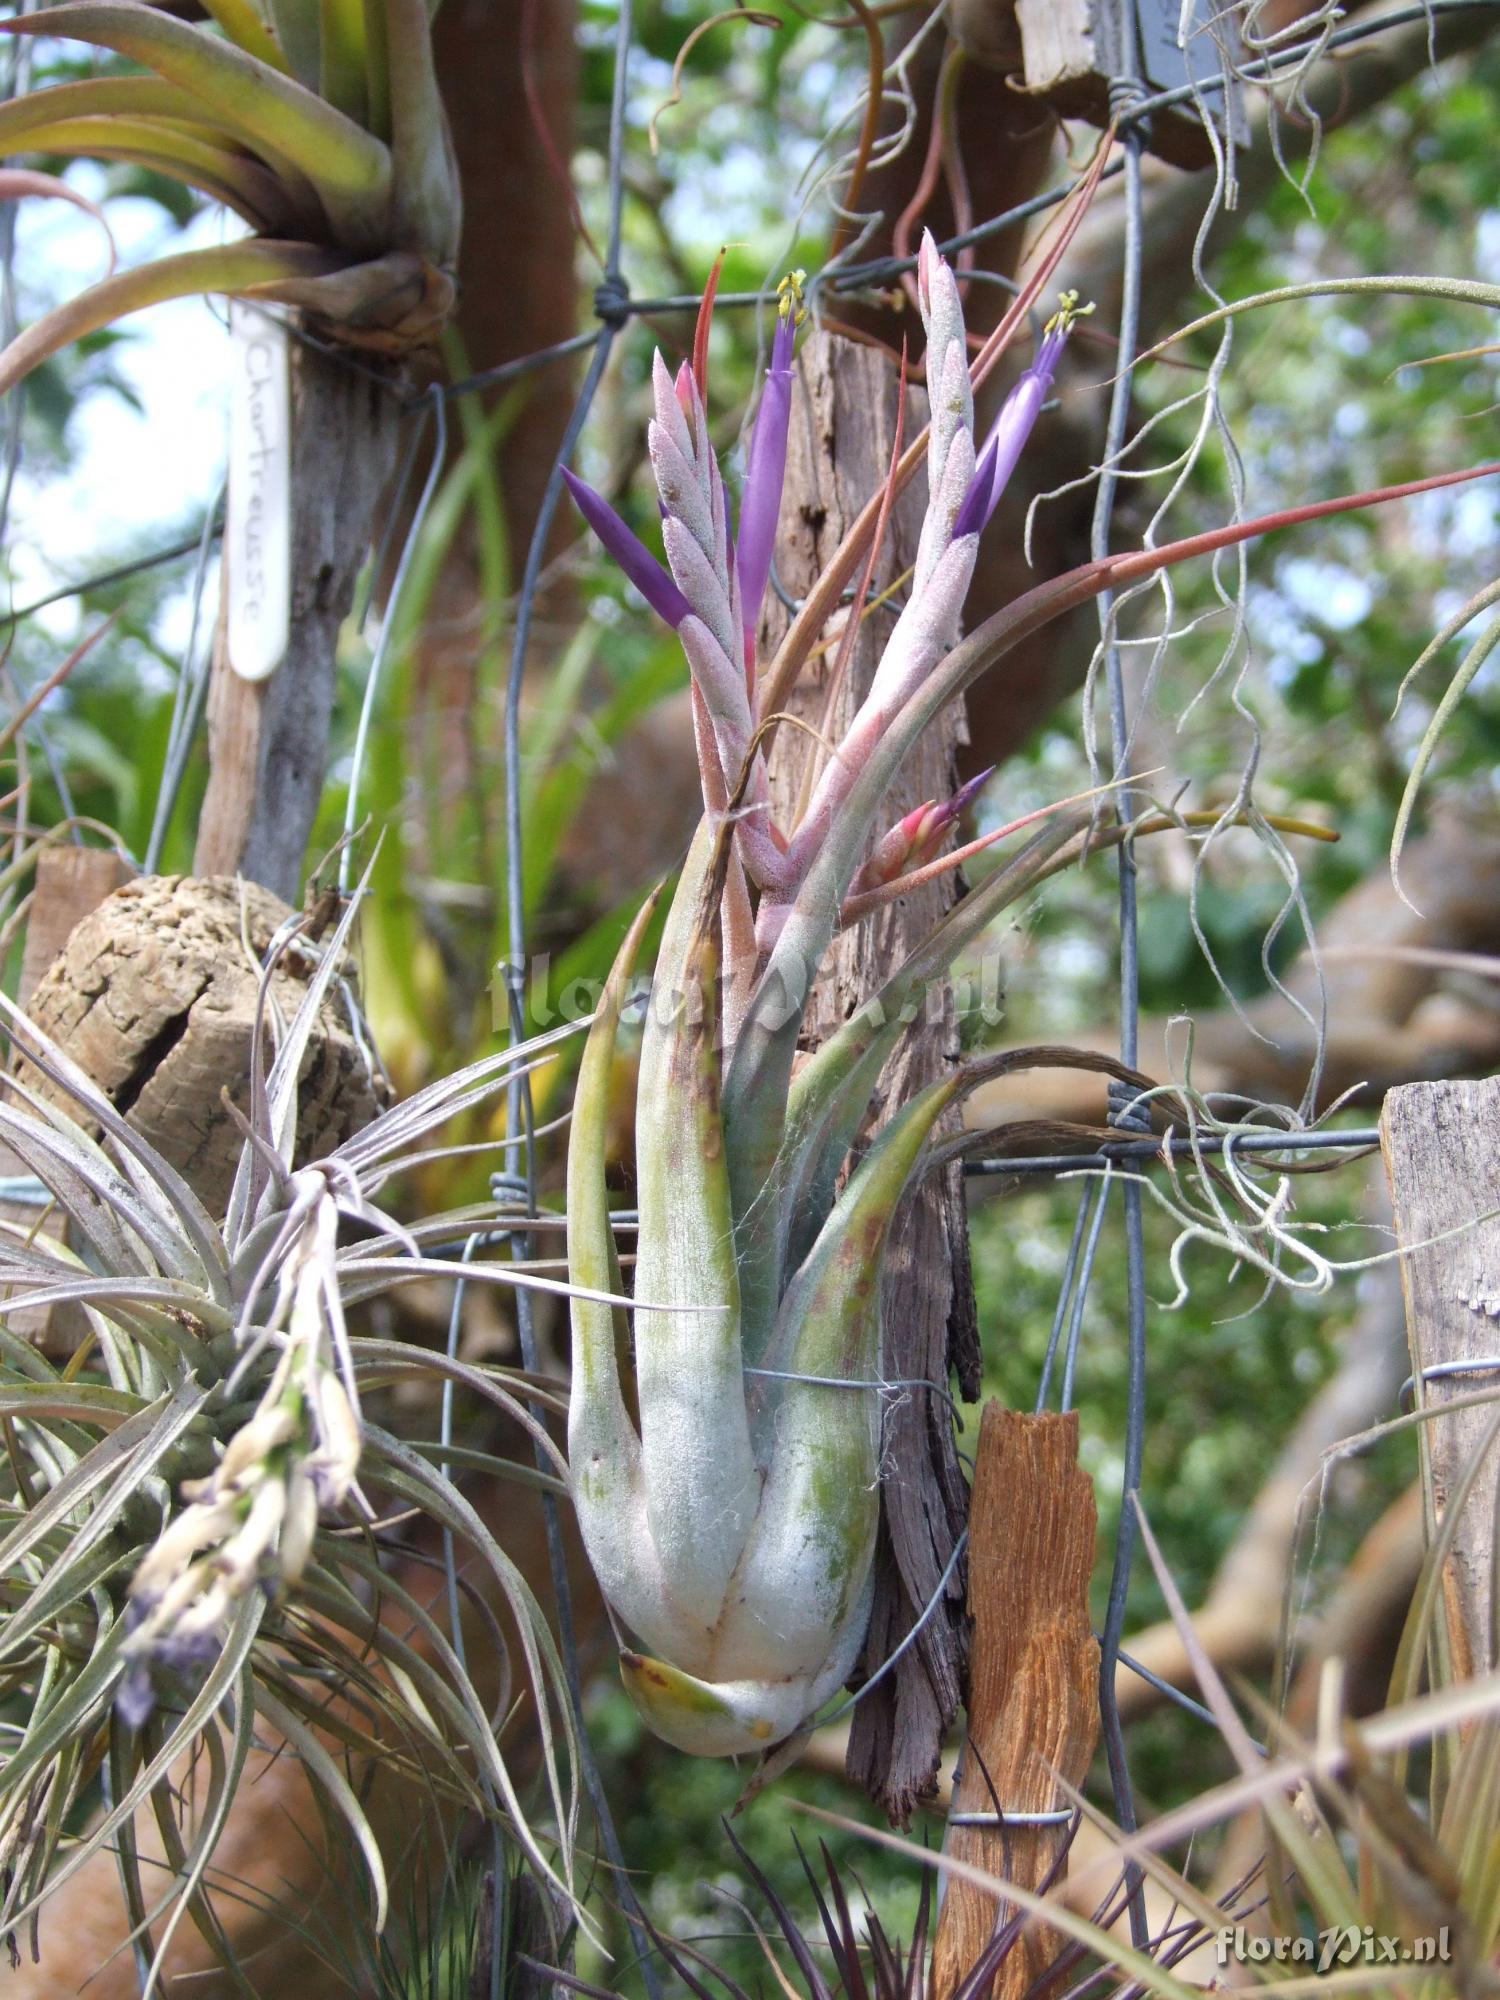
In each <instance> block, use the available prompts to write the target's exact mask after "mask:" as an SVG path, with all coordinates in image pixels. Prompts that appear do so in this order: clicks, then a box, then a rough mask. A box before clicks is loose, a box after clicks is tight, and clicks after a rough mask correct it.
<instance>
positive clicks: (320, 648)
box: [193, 344, 398, 904]
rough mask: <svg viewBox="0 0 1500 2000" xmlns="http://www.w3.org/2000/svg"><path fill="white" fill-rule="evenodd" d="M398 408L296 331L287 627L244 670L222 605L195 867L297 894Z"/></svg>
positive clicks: (289, 897) (362, 375) (365, 376)
mask: <svg viewBox="0 0 1500 2000" xmlns="http://www.w3.org/2000/svg"><path fill="white" fill-rule="evenodd" d="M397 414H398V412H397V403H396V399H395V396H394V395H393V394H392V393H391V391H390V390H388V389H386V388H385V387H384V386H382V385H381V384H380V383H379V382H378V381H376V380H374V379H372V377H371V376H370V374H369V373H368V372H367V371H365V370H364V369H363V368H361V369H360V370H356V369H355V368H353V367H350V366H348V365H346V364H345V363H344V362H342V361H341V360H340V359H339V358H338V357H336V356H328V355H324V354H322V353H320V352H319V351H318V350H316V349H314V348H311V347H308V346H305V345H302V344H294V345H293V348H292V427H291V436H292V582H291V591H292V606H291V637H290V640H289V642H288V645H287V652H286V657H285V659H284V660H283V661H282V662H281V665H280V666H279V667H278V668H277V669H276V671H275V672H274V673H273V674H272V675H271V676H270V678H269V679H267V680H264V681H246V680H242V679H241V678H240V676H239V675H238V674H236V673H235V672H234V671H233V670H232V668H231V667H230V665H229V662H228V658H227V654H226V648H225V643H224V634H225V618H224V611H223V609H222V608H221V610H220V616H219V629H218V633H217V636H216V642H215V651H214V663H213V678H212V681H211V683H210V687H209V697H208V752H209V781H208V790H207V793H206V795H205V797H204V801H203V811H202V814H201V817H200V819H199V824H198V845H197V851H196V854H195V856H194V869H193V872H194V873H195V874H196V875H236V874H238V875H244V876H247V877H248V878H249V879H250V880H251V881H252V882H259V883H260V884H261V885H262V887H264V888H267V889H269V890H270V891H271V892H272V894H273V895H277V896H280V897H281V898H282V900H283V901H284V902H288V903H293V904H295V903H296V902H297V901H298V900H299V898H300V894H301V886H302V870H303V864H304V862H305V860H306V855H307V843H308V840H309V839H310V837H311V834H312V827H313V821H314V820H315V818H316V817H317V812H318V806H319V803H320V802H321V800H322V796H323V785H324V781H325V779H326V777H327V771H328V727H329V721H330V718H331V716H332V714H333V698H334V692H335V687H336V683H337V671H338V662H337V652H338V636H339V627H340V626H341V625H342V624H343V622H344V619H345V618H346V617H347V616H348V614H349V608H350V606H351V605H352V603H353V602H354V585H355V580H356V578H357V577H358V575H359V572H360V568H361V566H362V565H363V563H364V560H365V557H366V554H367V553H368V551H369V546H370V541H371V537H372V530H373V525H374V521H375V515H376V510H377V508H378V507H379V504H380V499H381V495H382V494H383V492H384V491H385V487H386V483H387V481H388V479H389V478H390V474H391V470H392V467H393V464H394V459H395V448H396V430H397ZM227 603H228V592H227V590H226V591H225V592H224V593H223V596H222V604H225V605H227Z"/></svg>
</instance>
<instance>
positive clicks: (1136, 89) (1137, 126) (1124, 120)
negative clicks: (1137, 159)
mask: <svg viewBox="0 0 1500 2000" xmlns="http://www.w3.org/2000/svg"><path fill="white" fill-rule="evenodd" d="M1150 95H1151V93H1150V91H1149V90H1148V89H1147V88H1146V86H1145V84H1144V83H1143V82H1142V81H1141V79H1140V78H1139V77H1138V76H1112V77H1111V78H1110V80H1109V115H1110V119H1111V121H1114V120H1116V119H1118V121H1119V122H1120V124H1121V125H1122V126H1128V127H1129V128H1130V129H1132V130H1134V131H1137V132H1139V133H1140V135H1141V138H1142V140H1143V141H1144V140H1147V139H1149V138H1150V136H1151V117H1150V114H1149V113H1148V114H1147V115H1146V117H1144V118H1133V117H1132V116H1131V114H1132V113H1133V112H1134V110H1135V108H1136V106H1137V105H1140V104H1144V103H1145V102H1146V100H1147V98H1148V97H1149V96H1150Z"/></svg>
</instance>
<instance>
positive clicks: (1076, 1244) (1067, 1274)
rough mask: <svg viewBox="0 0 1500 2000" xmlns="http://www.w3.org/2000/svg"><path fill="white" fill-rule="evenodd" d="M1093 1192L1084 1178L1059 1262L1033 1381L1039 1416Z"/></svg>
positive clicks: (1045, 1400)
mask: <svg viewBox="0 0 1500 2000" xmlns="http://www.w3.org/2000/svg"><path fill="white" fill-rule="evenodd" d="M1093 1192H1094V1191H1093V1189H1092V1188H1091V1187H1090V1186H1089V1184H1088V1182H1087V1181H1085V1182H1084V1185H1083V1195H1082V1198H1081V1199H1080V1201H1079V1203H1078V1219H1077V1221H1076V1222H1075V1223H1074V1224H1073V1240H1072V1242H1071V1243H1070V1244H1069V1245H1068V1260H1067V1262H1066V1263H1065V1264H1064V1265H1063V1275H1062V1284H1061V1286H1060V1287H1059V1288H1058V1294H1057V1310H1056V1311H1055V1312H1054V1313H1053V1315H1052V1331H1051V1333H1050V1334H1049V1335H1048V1336H1047V1352H1046V1355H1045V1357H1044V1358H1043V1361H1042V1374H1041V1380H1040V1381H1039V1382H1038V1383H1037V1391H1036V1414H1037V1416H1040V1415H1041V1414H1042V1412H1043V1410H1045V1409H1046V1407H1047V1393H1048V1391H1049V1390H1050V1388H1051V1386H1052V1368H1053V1364H1054V1363H1055V1361H1056V1360H1057V1349H1058V1345H1059V1343H1060V1342H1061V1340H1062V1330H1063V1322H1064V1320H1065V1319H1066V1318H1067V1314H1068V1300H1069V1299H1070V1298H1071V1297H1072V1294H1073V1278H1074V1274H1075V1273H1076V1271H1077V1269H1078V1252H1079V1249H1080V1247H1081V1246H1082V1243H1083V1230H1084V1224H1085V1223H1086V1222H1087V1221H1088V1214H1089V1199H1090V1197H1091V1195H1092V1194H1093Z"/></svg>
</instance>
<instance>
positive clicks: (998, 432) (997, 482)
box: [953, 293, 1091, 541]
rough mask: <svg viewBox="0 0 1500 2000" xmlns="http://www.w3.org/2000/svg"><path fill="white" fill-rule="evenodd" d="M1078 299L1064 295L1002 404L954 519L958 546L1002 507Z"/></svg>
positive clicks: (1066, 335) (1049, 385) (986, 523)
mask: <svg viewBox="0 0 1500 2000" xmlns="http://www.w3.org/2000/svg"><path fill="white" fill-rule="evenodd" d="M1076 296H1077V295H1076V294H1074V293H1066V294H1065V295H1064V298H1063V305H1062V310H1061V311H1060V312H1059V313H1058V314H1057V315H1056V316H1055V318H1053V319H1050V320H1049V321H1048V322H1047V330H1046V332H1045V334H1044V335H1043V336H1042V344H1041V346H1040V348H1038V350H1037V357H1036V360H1035V361H1034V362H1033V363H1032V365H1031V367H1030V368H1028V369H1027V370H1026V373H1025V374H1024V375H1023V376H1022V377H1021V379H1020V381H1019V382H1017V384H1016V386H1015V388H1014V389H1012V390H1011V392H1010V394H1009V395H1008V396H1007V397H1006V399H1005V401H1004V403H1003V404H1002V405H1001V408H1000V414H999V416H998V417H996V419H995V427H994V429H993V430H992V431H991V432H990V434H989V436H988V438H987V439H986V440H985V445H984V450H983V451H982V452H981V453H980V454H979V463H978V464H977V465H976V466H975V468H974V478H973V480H972V482H971V484H970V486H969V490H968V492H967V493H966V494H965V495H964V501H963V505H962V506H961V507H960V508H959V510H958V514H957V516H956V518H955V520H954V523H953V539H954V540H955V541H957V540H958V539H959V537H960V536H961V535H977V534H980V533H982V531H983V530H984V528H985V527H986V526H987V525H988V523H989V520H990V516H991V515H992V514H993V513H994V511H995V509H996V508H997V507H998V506H999V504H1000V496H1001V494H1002V493H1003V492H1004V491H1005V487H1006V483H1007V481H1008V480H1009V478H1010V475H1011V474H1012V473H1013V472H1014V471H1015V469H1016V461H1017V460H1018V459H1019V458H1020V456H1021V453H1022V451H1023V450H1024V449H1025V447H1026V440H1027V439H1028V438H1029V437H1030V436H1031V432H1032V427H1033V425H1034V424H1035V423H1036V420H1037V418H1038V416H1039V415H1040V414H1041V409H1042V405H1043V403H1045V402H1046V400H1047V395H1048V392H1049V391H1050V389H1051V387H1052V377H1053V376H1054V374H1056V372H1057V362H1058V357H1059V356H1060V355H1061V353H1062V351H1063V349H1064V347H1066V345H1067V343H1068V333H1069V331H1070V329H1071V328H1072V325H1073V321H1074V320H1075V319H1076V318H1077V317H1078V316H1079V311H1078V306H1077V302H1076ZM1083 310H1084V311H1089V310H1091V308H1089V307H1085V308H1084V309H1083Z"/></svg>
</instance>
